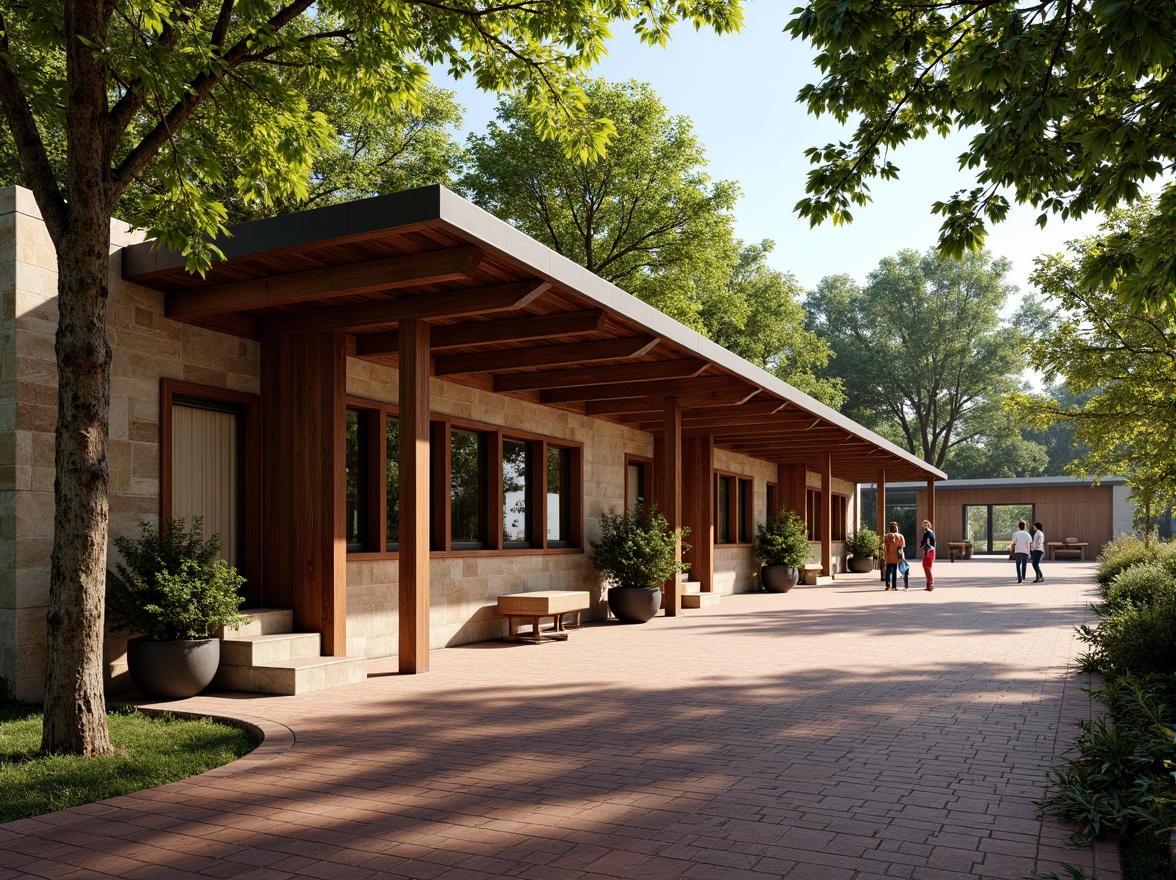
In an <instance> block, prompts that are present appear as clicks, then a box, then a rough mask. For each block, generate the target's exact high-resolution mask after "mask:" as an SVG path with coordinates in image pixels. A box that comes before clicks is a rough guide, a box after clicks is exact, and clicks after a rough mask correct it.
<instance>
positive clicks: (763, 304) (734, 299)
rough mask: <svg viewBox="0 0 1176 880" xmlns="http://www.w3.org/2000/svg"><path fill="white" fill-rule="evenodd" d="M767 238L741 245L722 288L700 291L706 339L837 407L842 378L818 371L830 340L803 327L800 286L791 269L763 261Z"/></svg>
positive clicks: (769, 247)
mask: <svg viewBox="0 0 1176 880" xmlns="http://www.w3.org/2000/svg"><path fill="white" fill-rule="evenodd" d="M774 247H775V243H774V242H772V241H769V240H765V241H762V242H760V243H759V244H750V245H745V244H743V243H742V242H740V248H739V259H738V261H737V262H736V263H735V265H734V266H733V267H732V269H731V272H730V275H729V276H728V279H727V282H726V285H725V287H724V289H723V290H722V291H716V292H714V293H712V294H709V295H706V296H704V297H703V299H702V302H701V303H700V308H699V318H700V319H701V321H702V324H703V327H704V330H705V332H706V334H707V336H709V337H710V338H711V339H713V340H714V341H715V342H717V343H719V345H721V346H723V347H724V348H726V349H729V350H730V351H733V352H735V354H737V355H739V356H740V357H742V358H745V359H746V360H749V361H751V362H752V363H753V364H755V365H756V366H760V367H763V368H764V369H765V370H768V371H769V372H771V373H774V374H775V375H777V376H779V377H780V378H781V379H783V380H784V381H785V382H788V383H789V384H790V385H792V386H793V387H794V388H799V389H800V390H801V391H803V392H804V393H805V394H809V395H811V396H813V397H815V398H816V399H817V400H820V401H821V402H822V403H825V404H827V405H828V406H832V407H840V406H841V404H842V403H844V401H845V394H844V393H843V392H842V388H841V385H842V383H841V381H840V380H839V379H837V378H831V377H828V376H821V375H820V374H821V373H822V371H823V370H824V369H825V368H826V367H827V366H828V364H829V359H830V357H831V356H832V350H831V349H830V347H829V343H828V342H826V341H825V340H824V339H822V338H821V337H820V336H818V335H817V334H815V333H812V332H810V331H809V330H806V329H805V313H804V306H802V305H801V303H800V300H801V299H802V298H803V296H804V288H802V287H801V286H800V282H799V281H797V280H796V278H795V277H794V276H792V275H789V274H785V273H784V272H778V271H776V270H775V269H772V268H770V267H769V266H768V263H767V257H768V254H770V253H771V252H772V249H773V248H774Z"/></svg>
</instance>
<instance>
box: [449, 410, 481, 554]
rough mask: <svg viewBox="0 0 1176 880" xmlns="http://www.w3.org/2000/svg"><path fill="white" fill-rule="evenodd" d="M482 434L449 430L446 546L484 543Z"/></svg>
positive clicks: (472, 547) (462, 547)
mask: <svg viewBox="0 0 1176 880" xmlns="http://www.w3.org/2000/svg"><path fill="white" fill-rule="evenodd" d="M485 508H486V435H485V434H480V433H477V432H475V431H463V430H459V429H456V428H455V429H453V430H452V431H450V432H449V528H450V532H449V547H450V549H452V550H477V549H479V548H481V547H484V546H486V517H485Z"/></svg>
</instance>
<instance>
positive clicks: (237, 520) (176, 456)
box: [171, 404, 241, 566]
mask: <svg viewBox="0 0 1176 880" xmlns="http://www.w3.org/2000/svg"><path fill="white" fill-rule="evenodd" d="M239 442H240V441H239V430H238V425H237V414H236V413H232V412H222V411H219V410H212V409H202V408H200V407H194V406H181V405H179V404H177V405H175V406H174V407H173V408H172V474H171V477H172V505H171V509H172V514H171V515H172V516H173V517H175V518H183V519H184V520H185V521H186V522H188V523H189V524H191V522H192V519H193V517H197V516H199V517H202V518H203V520H204V537H205V538H206V539H207V538H209V537H211V536H212V535H220V545H221V557H222V558H223V559H224V560H225V561H226V562H227V563H229V564H230V565H234V566H239V565H240V563H241V559H240V551H241V547H240V532H241V498H240V481H241V473H240V468H241V463H240V462H241V456H240V449H239Z"/></svg>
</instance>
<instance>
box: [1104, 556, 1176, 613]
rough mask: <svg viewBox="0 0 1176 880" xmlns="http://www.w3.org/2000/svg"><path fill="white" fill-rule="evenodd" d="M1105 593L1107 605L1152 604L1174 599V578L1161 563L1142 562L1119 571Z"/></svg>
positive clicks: (1175, 589) (1175, 593)
mask: <svg viewBox="0 0 1176 880" xmlns="http://www.w3.org/2000/svg"><path fill="white" fill-rule="evenodd" d="M1106 594H1107V604H1108V605H1112V606H1119V605H1124V604H1130V605H1148V606H1152V605H1156V604H1159V603H1160V602H1162V601H1171V600H1173V599H1176V580H1173V578H1172V575H1171V574H1170V573H1169V572H1168V570H1167V569H1166V568H1164V566H1163V565H1160V564H1159V563H1157V562H1144V563H1141V564H1140V565H1133V566H1131V567H1130V568H1128V569H1124V570H1123V571H1121V572H1119V574H1118V575H1116V576H1115V579H1114V580H1113V581H1111V584H1110V586H1109V587H1107V590H1106Z"/></svg>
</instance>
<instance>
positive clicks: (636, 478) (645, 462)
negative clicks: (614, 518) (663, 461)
mask: <svg viewBox="0 0 1176 880" xmlns="http://www.w3.org/2000/svg"><path fill="white" fill-rule="evenodd" d="M652 472H653V462H652V461H650V460H649V459H648V458H638V457H636V456H634V455H627V456H625V510H626V511H627V512H629V513H632V512H633V511H634V510H635V509H636V508H637V502H638V501H640V502H641V503H642V504H644V505H645V506H647V507H648V506H649V503H650V502H651V501H653V479H652Z"/></svg>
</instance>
